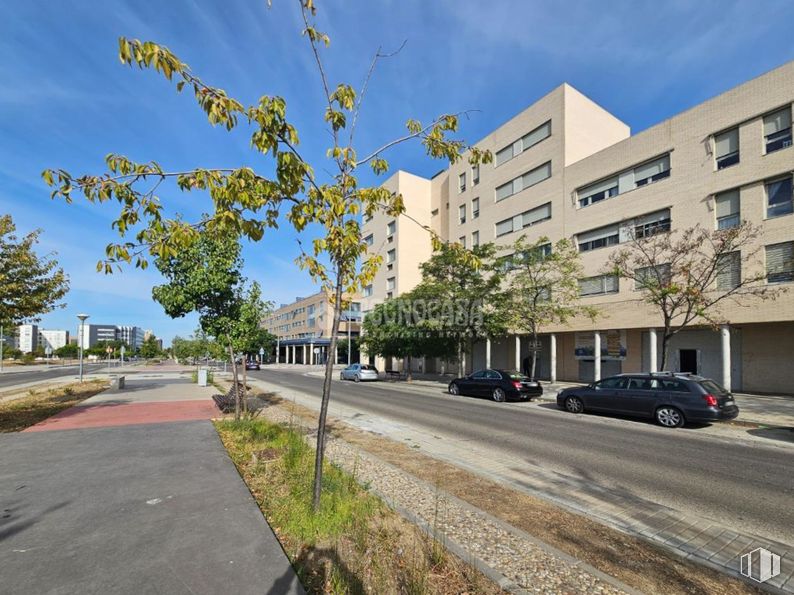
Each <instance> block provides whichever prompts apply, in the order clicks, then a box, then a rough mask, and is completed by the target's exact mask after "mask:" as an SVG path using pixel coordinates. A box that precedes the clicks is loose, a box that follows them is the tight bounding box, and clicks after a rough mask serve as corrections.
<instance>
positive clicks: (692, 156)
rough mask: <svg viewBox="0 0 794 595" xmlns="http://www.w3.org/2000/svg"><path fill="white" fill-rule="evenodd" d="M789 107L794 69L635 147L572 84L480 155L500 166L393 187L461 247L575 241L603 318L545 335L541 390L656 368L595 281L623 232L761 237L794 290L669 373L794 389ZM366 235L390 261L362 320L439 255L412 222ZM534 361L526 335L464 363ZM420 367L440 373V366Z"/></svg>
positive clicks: (634, 320) (652, 348)
mask: <svg viewBox="0 0 794 595" xmlns="http://www.w3.org/2000/svg"><path fill="white" fill-rule="evenodd" d="M793 103H794V62H790V63H787V64H785V65H783V66H781V67H780V68H777V69H776V70H773V71H771V72H769V73H766V74H764V75H762V76H760V77H758V78H755V79H753V80H751V81H749V82H747V83H744V84H742V85H740V86H738V87H736V88H734V89H731V90H730V91H727V92H725V93H723V94H721V95H719V96H717V97H714V98H712V99H710V100H708V101H706V102H704V103H702V104H700V105H697V106H695V107H693V108H691V109H689V110H687V111H685V112H683V113H680V114H678V115H676V116H674V117H672V118H670V119H668V120H665V121H663V122H661V123H659V124H657V125H655V126H652V127H651V128H648V129H646V130H643V131H642V132H640V133H637V134H634V135H632V134H631V132H630V129H629V127H628V126H627V125H626V124H625V123H623V122H621V121H620V120H619V119H618V118H616V117H615V116H613V115H612V114H610V113H608V112H607V111H606V110H604V109H603V108H601V107H600V106H598V105H597V104H595V103H594V102H593V101H591V100H590V99H588V98H587V97H585V96H584V95H583V94H582V93H580V92H579V91H577V90H576V89H574V88H573V87H571V86H570V85H568V84H563V85H561V86H560V87H557V88H556V89H554V90H553V91H551V92H550V93H549V94H548V95H546V96H545V97H543V98H541V99H539V100H538V101H536V102H535V103H533V104H532V105H531V106H529V107H528V108H527V109H526V110H524V111H523V112H521V113H520V114H518V115H517V116H515V117H514V118H512V119H511V120H510V121H508V122H506V123H505V124H503V125H502V126H500V127H499V128H497V129H496V130H494V131H493V132H492V133H491V134H489V135H488V136H486V137H485V138H484V139H482V140H481V141H480V142H478V143H477V146H478V147H480V148H483V149H489V150H491V151H492V152H493V154H494V156H495V160H494V163H492V164H487V165H481V166H479V167H474V168H472V167H471V166H470V165H469V164H468V161H467V159H466V156H464V158H463V159H461V160H460V161H459V162H458V163H457V164H455V165H453V166H451V167H450V168H448V169H446V170H444V171H442V172H440V173H439V174H437V175H436V176H434V177H433V178H432V179H429V180H428V179H425V178H421V177H419V176H415V175H412V174H408V173H405V172H402V171H399V172H397V173H395V174H394V175H393V176H391V177H390V178H389V179H388V180H387V181H386V182H385V183H384V185H385V186H386V187H387V188H389V189H390V190H392V191H394V192H399V193H401V194H402V195H403V197H404V199H405V205H406V209H407V212H408V213H409V214H410V215H411V216H412V217H413V218H414V219H416V220H417V221H419V222H420V223H422V224H426V225H429V226H430V227H431V228H432V229H433V230H434V231H436V232H437V233H439V234H440V236H441V237H442V238H443V239H445V240H448V241H459V242H462V243H464V244H465V245H466V246H467V247H471V246H472V245H474V244H477V243H485V242H495V243H497V244H499V245H507V244H511V243H512V242H513V241H514V240H515V239H516V238H517V237H519V235H521V234H524V235H526V236H527V238H528V239H529V240H530V241H533V240H535V239H537V238H539V237H542V236H548V237H549V238H550V239H551V240H552V241H556V240H557V239H560V238H570V239H572V240H573V241H574V242H575V243H576V245H577V246H578V247H579V251H580V253H581V259H582V263H583V266H584V268H585V272H586V274H585V278H583V279H582V280H581V281H580V284H581V288H582V300H583V302H584V303H586V304H588V305H592V306H596V307H597V308H598V309H599V310H600V312H601V315H600V316H599V317H598V319H597V320H596V321H595V322H592V321H590V320H586V321H585V320H581V321H573V322H572V323H571V324H569V325H567V326H558V327H549V328H546V329H543V331H544V332H543V337H542V340H541V346H540V357H539V377H541V378H546V379H559V380H570V381H591V380H592V379H593V378H594V377H596V376H600V377H603V376H607V375H611V374H615V373H620V372H636V371H640V370H653V369H655V366H656V360H655V358H653V357H652V355H651V354H653V353H658V352H659V349H660V342H661V338H660V333H659V329H660V326H661V319H660V316H659V314H658V313H657V312H655V311H654V310H652V309H651V308H650V307H649V306H647V305H645V304H644V303H643V302H642V301H641V300H640V299H639V294H638V292H637V291H635V289H634V287H632V286H631V284H629V283H627V282H625V281H624V280H618V279H615V278H610V277H608V276H604V275H603V274H602V273H601V270H602V268H603V266H604V264H605V263H606V261H607V258H608V256H609V254H610V253H611V252H612V251H613V250H614V249H615V248H614V246H616V245H619V244H620V243H621V242H623V241H625V240H626V239H627V238H628V237H629V236H630V235H631V234H629V233H627V231H628V230H630V226H635V227H642V228H643V229H645V228H648V229H652V228H657V229H658V228H662V229H672V230H676V229H683V228H689V227H692V226H693V225H695V224H699V225H701V226H702V227H704V228H706V229H717V228H724V227H729V226H732V225H736V224H738V222H739V221H740V220H747V221H750V222H751V223H753V224H755V225H759V226H760V227H761V230H762V232H761V236H760V244H761V246H760V247H761V251H760V254H761V256H762V259H763V260H764V262H763V264H762V265H761V266H763V267H764V268H765V272H766V278H767V282H768V283H769V284H776V285H778V284H779V285H780V286H781V287H785V288H787V289H788V291H786V292H784V293H783V294H782V295H781V296H780V297H779V298H778V299H776V300H774V301H772V300H769V301H756V302H753V303H752V306H751V307H746V306H741V305H737V304H734V303H727V304H725V305H724V306H723V307H722V309H721V311H722V314H723V316H724V317H725V319H726V321H727V324H725V325H723V327H722V328H720V329H717V330H715V329H711V328H705V327H703V328H692V329H691V330H685V331H683V332H681V333H680V334H679V335H677V336H676V337H675V338H674V340H673V343H672V345H671V348H670V362H669V364H668V369H671V370H675V371H691V372H696V373H700V374H704V375H706V376H709V377H712V378H715V379H717V380H718V381H722V382H724V383H725V384H727V385H729V386H730V387H731V388H732V389H733V390H745V391H751V392H752V391H758V392H782V393H792V392H794V388H792V387H793V386H794V372H792V370H791V357H792V356H791V354H792V353H794V291H792V290H794V199H793V198H792V171H794V148H792V127H791V116H792V104H793ZM641 231H642V230H640V232H641ZM362 233H363V235H364V237H365V238H366V239H367V242H368V243H369V245H370V246H371V248H370V249H371V251H372V252H375V253H380V254H382V255H383V257H384V265H383V267H382V268H381V270H380V271H379V272H378V275H377V277H376V278H375V280H374V281H373V283H372V285H371V286H370V287H368V288H366V289H365V291H364V296H363V299H362V310H363V312H364V313H366V312H367V311H369V310H371V309H372V307H373V306H374V305H375V304H377V303H379V302H381V301H383V300H385V299H388V298H389V297H396V296H397V295H399V294H401V293H404V292H406V291H409V290H411V289H412V288H413V287H414V286H415V285H416V284H417V283H418V281H419V280H420V272H419V269H418V264H419V263H421V262H423V261H425V260H427V259H428V258H429V257H430V254H431V246H430V238H429V235H428V234H427V232H426V231H424V230H422V229H421V228H420V226H418V225H417V224H416V223H415V222H413V221H411V220H410V219H409V218H408V217H405V216H401V217H399V218H397V219H392V218H389V217H387V216H386V215H385V214H382V213H378V214H376V215H375V216H374V217H373V218H372V219H370V220H368V221H365V223H364V226H363V232H362ZM743 273H745V274H747V273H748V271H741V270H740V269H737V270H736V271H735V272H734V273H733V274H736V275H741V274H743ZM598 344H600V346H601V357H600V358H598V360H596V359H595V357H594V346H595V345H598ZM529 354H530V352H529V345H528V342H527V341H526V338H525V337H519V336H508V337H501V338H494V339H492V340H490V341H487V342H485V341H484V342H482V343H480V344H478V345H476V346H475V349H474V353H472V354H471V356H470V357H468V358H467V361H468V364H469V368H470V369H478V368H482V367H504V368H517V367H520V366H521V362H522V361H523V359H524V358H525V357H527V356H528V355H529ZM381 365H384V364H383V363H381ZM390 365H392V364H391V363H390ZM417 365H419V364H417ZM422 365H424V367H425V369H426V370H427V371H434V369H435V368H437V367H438V365H439V363H438V362H431V361H427V362H423V364H422ZM599 368H600V369H599Z"/></svg>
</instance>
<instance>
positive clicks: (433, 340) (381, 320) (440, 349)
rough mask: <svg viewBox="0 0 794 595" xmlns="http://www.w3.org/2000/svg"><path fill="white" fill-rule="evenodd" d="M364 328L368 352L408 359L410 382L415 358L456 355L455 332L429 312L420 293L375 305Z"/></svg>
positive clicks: (367, 317)
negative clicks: (446, 328)
mask: <svg viewBox="0 0 794 595" xmlns="http://www.w3.org/2000/svg"><path fill="white" fill-rule="evenodd" d="M363 329H364V332H363V334H362V337H361V343H362V346H363V347H364V348H365V349H366V351H367V353H370V354H373V355H379V356H381V357H398V358H404V359H405V360H406V370H407V378H408V380H409V381H410V380H411V379H412V369H411V368H412V366H411V361H412V359H413V358H418V357H444V358H449V357H453V356H454V355H455V354H456V347H457V344H458V342H457V338H456V336H455V334H454V333H448V332H447V331H446V330H445V329H444V328H443V324H441V323H440V320H439V318H438V317H434V316H433V313H432V312H429V309H428V308H427V303H426V302H425V300H424V298H422V297H419V295H417V293H416V292H408V293H406V294H403V295H401V296H400V297H398V298H395V299H391V300H386V301H385V302H383V303H381V304H378V305H377V306H375V308H373V310H372V311H371V312H370V313H368V314H367V316H366V317H365V318H364V321H363Z"/></svg>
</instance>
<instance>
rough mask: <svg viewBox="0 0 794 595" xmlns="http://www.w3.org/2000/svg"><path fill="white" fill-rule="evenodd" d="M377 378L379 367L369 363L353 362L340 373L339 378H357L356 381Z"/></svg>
mask: <svg viewBox="0 0 794 595" xmlns="http://www.w3.org/2000/svg"><path fill="white" fill-rule="evenodd" d="M377 379H378V369H377V368H376V367H375V366H370V365H369V364H352V365H350V366H348V367H347V368H345V369H344V370H342V372H341V373H340V374H339V380H355V381H356V382H361V381H362V380H377Z"/></svg>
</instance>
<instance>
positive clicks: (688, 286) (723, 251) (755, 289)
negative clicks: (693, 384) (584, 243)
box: [604, 221, 782, 370]
mask: <svg viewBox="0 0 794 595" xmlns="http://www.w3.org/2000/svg"><path fill="white" fill-rule="evenodd" d="M759 233H760V229H759V228H758V227H756V226H754V225H752V224H750V223H748V222H746V221H745V222H742V223H741V224H740V225H738V226H737V227H732V228H729V229H720V230H716V231H709V230H706V229H703V228H702V227H700V226H697V225H696V226H695V227H690V228H688V229H684V230H680V231H675V232H668V231H664V230H662V229H659V230H656V232H654V230H651V232H650V233H645V232H643V234H642V235H640V234H637V233H633V234H632V238H631V240H630V241H629V242H628V244H627V245H626V246H625V247H623V248H619V249H618V250H616V251H615V252H613V253H612V255H611V256H610V258H609V261H608V264H607V266H606V268H605V269H604V272H605V273H607V274H614V275H618V276H619V277H621V278H623V279H627V280H629V281H631V282H632V283H633V284H634V287H635V289H637V290H638V291H639V292H640V295H641V297H642V300H643V301H644V302H645V303H647V304H649V305H650V306H652V307H653V308H654V309H655V310H656V311H657V312H658V313H659V314H660V316H661V319H662V326H663V331H662V349H661V352H662V354H661V356H662V360H661V363H660V369H662V370H664V369H665V367H666V366H667V362H668V357H669V353H668V352H669V346H670V340H671V339H672V338H673V337H674V336H675V335H677V334H678V333H679V332H681V331H682V330H684V329H685V328H687V327H688V326H691V325H693V324H706V325H709V326H717V325H719V324H720V323H722V322H724V320H723V318H722V315H721V312H720V306H721V305H722V304H723V303H724V302H727V301H732V302H735V303H737V304H739V305H746V304H747V303H748V302H752V301H754V300H758V299H760V300H767V299H774V298H776V297H777V296H778V295H779V294H780V292H781V291H782V290H781V289H779V288H773V287H769V286H767V285H765V280H766V274H765V272H764V266H763V264H762V263H761V262H760V259H759V258H758V255H759V251H760V250H761V249H762V246H761V244H760V243H758V242H757V239H758V235H759Z"/></svg>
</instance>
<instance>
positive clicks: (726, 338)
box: [720, 324, 731, 391]
mask: <svg viewBox="0 0 794 595" xmlns="http://www.w3.org/2000/svg"><path fill="white" fill-rule="evenodd" d="M720 339H722V341H721V342H722V386H723V387H724V388H725V390H727V391H730V390H731V328H730V327H729V326H728V325H727V324H723V325H722V326H721V327H720Z"/></svg>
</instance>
